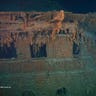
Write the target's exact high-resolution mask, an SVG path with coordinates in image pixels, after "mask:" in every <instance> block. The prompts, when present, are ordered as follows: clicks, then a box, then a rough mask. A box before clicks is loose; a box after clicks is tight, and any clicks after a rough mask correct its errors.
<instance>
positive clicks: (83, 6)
mask: <svg viewBox="0 0 96 96" xmlns="http://www.w3.org/2000/svg"><path fill="white" fill-rule="evenodd" d="M95 5H96V0H0V11H33V10H35V11H48V10H59V9H64V10H65V11H71V12H75V13H88V12H96V6H95Z"/></svg>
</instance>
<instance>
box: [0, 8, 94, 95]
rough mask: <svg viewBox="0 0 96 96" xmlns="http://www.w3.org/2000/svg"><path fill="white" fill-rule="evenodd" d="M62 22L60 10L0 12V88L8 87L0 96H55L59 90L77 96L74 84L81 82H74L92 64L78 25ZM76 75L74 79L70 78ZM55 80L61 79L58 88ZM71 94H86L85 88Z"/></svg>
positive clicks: (63, 18) (63, 17) (63, 16)
mask: <svg viewBox="0 0 96 96" xmlns="http://www.w3.org/2000/svg"><path fill="white" fill-rule="evenodd" d="M65 19H66V17H65V13H64V11H63V10H61V11H52V12H50V11H49V12H0V74H1V78H0V86H3V85H4V86H11V87H12V88H11V87H10V88H11V90H10V89H2V90H3V91H1V92H0V94H1V95H0V96H55V94H56V93H57V94H59V95H60V94H62V93H60V92H61V91H60V90H61V89H62V88H60V87H63V90H64V94H65V93H66V94H69V93H67V92H65V90H68V92H70V94H73V95H72V96H77V95H76V93H75V92H73V91H72V89H73V87H74V84H75V81H77V82H78V84H79V85H78V86H80V87H81V85H82V84H83V82H79V81H78V80H77V79H76V78H78V76H81V74H83V73H82V72H86V70H89V69H90V68H89V67H88V66H90V62H91V61H92V60H91V59H90V58H91V57H90V56H89V57H88V54H87V53H86V52H87V50H86V46H85V44H84V42H86V39H85V37H84V33H83V32H82V31H80V30H79V26H78V22H77V21H72V20H71V21H66V20H65ZM82 46H83V48H82ZM84 46H85V47H84ZM86 56H87V57H86ZM78 58H79V59H78ZM91 63H92V62H91ZM88 68H89V69H88ZM76 70H77V71H76ZM72 71H73V73H72ZM75 71H76V72H75ZM63 72H65V73H66V72H67V73H66V74H67V75H66V74H65V73H63ZM68 72H69V73H68ZM70 72H71V73H70ZM60 73H61V75H62V73H63V76H62V77H60V76H61V75H60V76H59V75H58V74H60ZM6 74H7V75H6ZM56 74H57V75H56ZM76 74H77V75H78V76H77V77H76V78H73V77H75V76H76ZM54 75H55V77H54ZM85 75H86V74H85ZM3 76H5V78H3ZM56 76H59V77H56ZM66 76H67V77H66ZM68 76H70V78H69V77H68ZM63 77H64V78H66V79H64V78H63ZM52 78H53V79H52ZM56 78H61V79H60V80H61V81H60V82H59V84H58V80H59V79H56ZM71 78H73V79H74V81H72V79H71ZM85 78H86V77H85ZM69 79H70V80H69ZM78 79H80V80H81V79H82V78H78ZM18 80H19V81H18ZM66 80H67V81H69V84H68V82H67V81H66ZM82 80H83V79H82ZM82 80H81V81H82ZM45 81H46V82H45ZM52 82H53V83H56V82H57V83H56V84H55V85H54V84H53V83H52ZM64 82H67V83H66V84H65V83H64ZM71 83H72V84H73V85H72V84H71ZM47 84H49V85H47ZM43 85H44V86H43ZM45 87H46V88H47V89H48V90H49V92H47V91H48V90H47V89H46V88H45ZM59 88H60V89H59ZM66 88H67V89H66ZM76 88H77V87H76ZM83 88H84V87H83ZM81 89H82V88H81ZM12 90H13V91H12ZM56 90H57V92H56ZM74 90H77V91H76V92H77V93H78V94H80V95H78V96H83V95H84V94H89V93H87V91H88V90H89V89H88V90H87V87H85V88H84V90H82V92H79V91H80V90H79V89H78V88H77V89H75V88H74ZM86 90H87V91H86ZM59 91H60V92H59ZM83 91H84V92H83ZM89 91H90V90H89ZM6 94H7V95H6ZM26 94H27V95H26ZM66 94H65V95H64V96H67V95H66ZM82 94H83V95H82ZM60 96H61V95H60ZM84 96H85V95H84ZM86 96H87V95H86ZM88 96H89V95H88ZM91 96H92V95H91Z"/></svg>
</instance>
